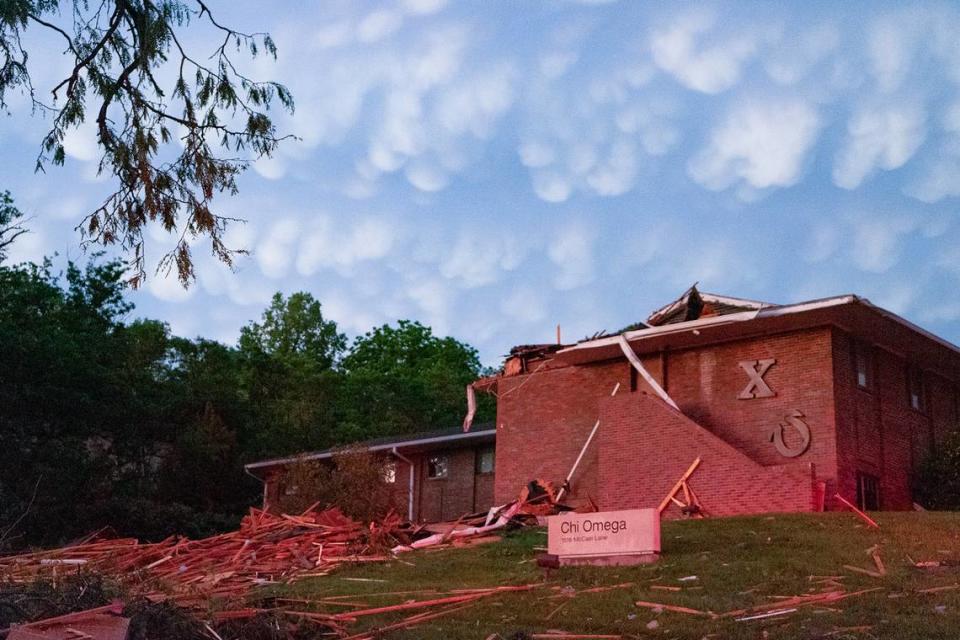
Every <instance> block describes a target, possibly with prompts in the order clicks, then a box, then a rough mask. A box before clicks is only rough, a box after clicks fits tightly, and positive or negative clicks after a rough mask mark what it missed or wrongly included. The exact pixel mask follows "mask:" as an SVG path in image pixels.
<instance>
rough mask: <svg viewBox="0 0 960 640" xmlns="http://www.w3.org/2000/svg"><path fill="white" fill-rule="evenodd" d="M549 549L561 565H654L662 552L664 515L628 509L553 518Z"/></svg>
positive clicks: (550, 528) (548, 527) (548, 520)
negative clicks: (661, 541)
mask: <svg viewBox="0 0 960 640" xmlns="http://www.w3.org/2000/svg"><path fill="white" fill-rule="evenodd" d="M547 550H548V552H549V553H550V554H552V555H556V556H558V557H559V559H560V563H561V564H579V563H582V562H588V563H598V564H621V563H626V562H628V561H630V559H631V558H632V559H633V561H636V562H650V561H651V560H653V559H655V558H656V556H657V554H659V553H660V514H659V513H657V510H656V509H628V510H625V511H600V512H597V513H564V514H561V515H558V516H551V517H549V518H547ZM565 560H566V561H567V562H564V561H565Z"/></svg>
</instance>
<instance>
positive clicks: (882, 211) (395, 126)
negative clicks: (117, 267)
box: [0, 0, 960, 364]
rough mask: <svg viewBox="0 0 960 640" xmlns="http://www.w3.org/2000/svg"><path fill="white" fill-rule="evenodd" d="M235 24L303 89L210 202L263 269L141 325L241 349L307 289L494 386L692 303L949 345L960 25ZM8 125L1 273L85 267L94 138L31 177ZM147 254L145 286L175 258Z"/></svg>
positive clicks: (433, 1)
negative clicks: (16, 236)
mask: <svg viewBox="0 0 960 640" xmlns="http://www.w3.org/2000/svg"><path fill="white" fill-rule="evenodd" d="M239 4H249V5H250V6H252V5H254V4H258V5H259V3H234V2H229V3H228V2H225V1H221V2H215V3H213V5H214V6H215V7H216V6H217V5H220V17H221V19H222V20H223V21H226V22H229V23H231V24H232V25H233V26H235V27H237V28H241V29H245V30H259V29H262V30H268V31H270V32H271V34H272V35H273V37H274V39H275V41H276V43H277V46H278V47H279V56H278V60H277V61H276V62H273V61H271V60H267V59H261V60H257V61H255V62H254V63H252V65H251V67H250V68H251V69H252V70H253V72H254V73H255V75H257V76H258V77H260V78H262V79H274V80H278V81H280V82H282V83H284V84H286V85H287V86H288V87H289V88H290V89H291V90H292V91H293V93H294V97H295V99H296V102H297V108H296V112H295V113H294V115H293V116H291V117H286V116H282V117H280V118H279V124H280V127H281V129H282V130H283V131H285V132H291V133H294V134H296V135H297V136H299V137H300V140H299V141H297V142H291V143H289V144H287V145H285V146H284V147H283V148H282V150H281V151H280V152H279V153H278V154H277V155H276V156H275V157H274V158H272V159H267V160H261V161H259V162H258V163H257V164H256V165H255V166H254V167H253V168H252V169H251V170H250V171H248V172H247V174H246V175H245V176H244V177H243V178H242V180H241V193H240V195H239V196H237V197H234V198H222V199H220V201H219V202H218V206H219V212H220V213H222V214H226V215H232V216H236V217H240V218H244V219H246V220H247V223H246V224H245V225H236V226H234V227H233V228H232V230H231V232H230V234H229V237H230V240H231V242H232V243H233V245H234V246H243V247H246V248H248V249H250V250H251V256H250V257H249V258H245V259H243V260H241V262H240V263H239V264H238V266H237V268H236V270H235V272H230V271H229V270H227V269H226V268H224V267H222V266H220V265H218V264H216V263H215V262H214V261H213V260H212V259H211V258H208V257H207V256H206V253H205V248H204V247H205V245H203V244H202V243H201V244H199V245H198V246H197V248H196V252H197V255H198V257H200V260H199V266H198V271H199V278H198V281H197V282H196V284H195V285H194V286H193V287H191V288H190V289H189V290H186V291H184V290H183V289H182V288H180V286H179V285H178V284H177V282H176V281H175V279H174V278H164V277H162V276H154V277H151V278H150V280H149V281H148V283H147V284H146V285H145V286H144V287H143V288H142V289H141V290H140V291H137V292H133V293H132V294H131V300H132V301H133V302H134V303H135V304H136V305H137V310H136V312H135V314H134V315H144V316H149V317H156V318H161V319H163V320H166V321H167V322H169V323H170V325H171V327H172V328H173V330H174V331H176V332H177V333H180V334H183V335H188V336H192V335H203V336H207V337H212V338H216V339H221V340H225V341H233V340H235V338H236V336H237V334H238V332H239V328H240V326H242V325H243V324H245V323H246V322H247V321H249V320H251V319H253V318H256V317H257V316H258V315H259V314H260V312H261V310H262V309H263V307H264V305H265V304H266V302H267V300H268V299H269V297H270V295H271V294H272V293H273V292H274V291H278V290H279V291H283V292H286V293H289V292H293V291H297V290H305V291H309V292H311V293H313V294H314V295H315V296H316V297H317V298H318V299H319V300H320V301H322V303H323V305H324V308H325V310H326V313H327V315H328V316H330V317H332V318H334V319H335V320H336V321H337V322H338V323H339V324H340V326H341V327H342V328H343V329H344V330H345V331H346V332H347V333H349V334H351V335H355V334H357V333H362V332H364V331H366V330H368V329H369V328H371V327H372V326H374V325H378V324H382V323H385V322H393V321H395V320H397V319H399V318H411V319H417V320H420V321H422V322H424V323H425V324H429V325H431V326H433V327H434V329H435V330H436V331H437V332H439V333H440V334H449V335H453V336H456V337H458V338H460V339H462V340H466V341H468V342H470V343H472V344H474V345H475V346H477V347H478V348H479V349H480V352H481V356H482V358H483V359H484V361H485V362H486V363H488V364H494V363H496V362H498V360H499V356H500V354H502V353H504V352H505V351H506V350H507V349H508V348H509V347H510V346H511V345H513V344H518V343H524V342H543V341H550V340H552V339H553V337H554V335H555V334H554V332H555V326H556V324H558V323H559V324H560V325H561V326H562V330H563V335H564V338H565V339H568V340H573V339H578V338H581V337H583V336H584V335H586V334H592V333H594V332H596V331H598V330H601V329H608V330H613V329H617V328H620V327H622V326H624V325H626V324H629V323H631V322H634V321H636V320H642V319H643V318H645V317H646V315H647V314H648V312H649V311H650V310H651V309H653V308H655V307H657V306H660V305H661V304H663V303H665V302H667V301H669V300H671V299H673V298H674V297H676V296H677V295H678V294H680V293H681V292H682V291H683V290H684V289H685V288H686V287H688V286H689V285H690V284H692V283H693V282H694V281H700V283H701V288H702V289H704V290H707V291H712V292H717V293H725V294H729V295H736V296H743V297H749V298H755V299H762V300H767V301H771V302H793V301H799V300H804V299H809V298H815V297H822V296H829V295H834V294H840V293H848V292H853V293H858V294H861V295H864V296H866V297H868V298H870V299H871V300H872V301H874V302H875V303H878V304H880V305H882V306H885V307H886V308H888V309H890V310H892V311H895V312H897V313H900V314H902V315H904V316H906V317H907V318H909V319H911V320H913V321H915V322H918V323H919V324H921V325H923V326H925V327H927V328H929V329H931V330H933V331H935V332H937V333H939V334H941V335H943V336H945V337H946V338H948V339H950V340H952V341H954V342H960V297H958V296H957V294H956V290H957V288H958V285H960V219H958V215H957V205H958V196H960V11H958V9H957V8H956V6H951V5H950V4H947V3H944V4H936V3H923V4H916V5H907V4H905V3H887V4H883V3H875V2H870V3H856V2H848V3H803V4H804V5H805V6H803V7H800V6H799V3H790V4H789V5H787V4H786V3H783V6H774V5H773V4H771V3H755V4H706V5H680V4H675V3H670V4H669V5H664V6H663V7H662V8H661V7H658V6H656V5H655V4H654V3H639V2H636V3H635V2H626V1H623V2H597V1H594V2H572V1H563V0H557V1H556V2H546V1H543V2H540V1H534V0H529V1H526V2H522V3H518V2H514V1H493V0H484V1H482V2H481V1H463V2H450V3H446V2H444V0H388V1H384V2H380V3H369V4H367V3H359V2H323V3H293V2H286V3H270V7H271V10H270V12H268V14H267V15H265V12H263V11H254V10H250V9H243V10H239V12H238V10H237V9H236V8H232V5H239ZM261 6H262V5H261ZM305 7H308V8H305ZM194 38H195V39H196V41H197V43H198V44H199V45H201V46H202V44H203V43H202V36H201V32H199V31H198V32H196V34H195V36H194ZM51 42H53V41H51ZM47 51H48V52H50V55H49V56H48V59H46V60H44V58H43V56H42V55H41V56H38V59H39V60H40V62H39V63H38V67H39V68H37V69H35V74H37V76H38V78H39V80H40V86H44V85H43V84H42V82H43V80H44V79H45V78H47V79H48V78H52V77H53V76H54V75H55V73H56V65H57V60H56V56H55V55H54V54H55V53H56V52H55V51H54V49H51V48H50V47H47ZM11 110H12V112H13V115H12V116H2V117H0V154H2V162H3V164H2V166H3V180H2V184H0V188H6V189H10V190H11V191H12V192H13V193H14V195H15V197H16V198H17V201H18V203H19V205H20V206H21V208H22V209H23V210H24V211H26V212H27V213H28V214H30V215H32V216H34V219H33V220H32V222H31V225H32V228H33V233H32V234H31V235H30V236H28V237H25V238H22V239H21V241H20V243H19V246H18V247H17V248H16V252H15V253H16V255H15V257H16V258H18V259H37V258H39V257H40V256H42V255H49V254H52V253H54V252H57V253H58V254H59V255H60V256H61V258H64V257H69V258H73V259H79V260H83V259H84V258H83V253H82V251H81V249H80V248H79V236H78V234H77V233H76V232H74V231H73V227H74V225H75V224H76V223H77V222H78V221H79V220H80V219H81V218H82V216H83V214H84V213H86V212H88V211H89V210H90V209H91V208H92V207H93V206H95V204H96V203H97V202H98V199H99V198H102V197H103V195H105V194H106V193H107V192H108V190H109V188H110V185H109V183H108V182H107V181H106V179H105V178H103V177H98V176H97V175H96V162H97V159H98V157H97V152H96V146H95V143H94V138H93V134H92V132H91V131H89V130H86V129H81V130H79V131H77V132H75V133H74V134H71V136H70V137H69V139H68V141H67V152H68V159H67V163H66V166H65V167H63V168H57V167H53V168H50V169H48V172H47V174H46V175H35V174H34V173H33V158H34V157H35V155H36V152H37V151H38V148H39V141H40V137H41V136H42V133H43V132H44V130H45V129H44V127H45V123H44V122H43V120H42V119H40V118H32V119H31V118H30V117H29V113H28V110H26V109H25V108H24V104H23V103H22V102H19V103H18V102H16V101H14V102H13V103H11ZM149 237H150V238H151V244H150V246H149V247H148V257H149V258H150V259H152V260H156V259H158V258H159V257H160V255H161V254H162V252H163V249H164V248H165V247H166V246H168V244H169V242H168V240H167V239H166V238H164V237H163V234H162V233H157V232H156V230H154V231H151V233H150V234H149Z"/></svg>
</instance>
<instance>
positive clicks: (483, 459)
mask: <svg viewBox="0 0 960 640" xmlns="http://www.w3.org/2000/svg"><path fill="white" fill-rule="evenodd" d="M495 467H496V453H495V451H494V450H493V449H483V450H482V451H480V452H478V453H477V473H493V471H494V469H495Z"/></svg>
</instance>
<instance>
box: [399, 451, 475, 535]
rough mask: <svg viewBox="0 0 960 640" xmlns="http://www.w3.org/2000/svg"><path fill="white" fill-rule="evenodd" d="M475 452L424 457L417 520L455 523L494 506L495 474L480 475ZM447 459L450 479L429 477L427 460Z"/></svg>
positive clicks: (455, 452) (443, 453) (420, 468)
mask: <svg viewBox="0 0 960 640" xmlns="http://www.w3.org/2000/svg"><path fill="white" fill-rule="evenodd" d="M477 453H478V450H477V449H473V448H464V449H449V450H446V451H436V452H431V453H428V454H423V455H422V456H421V457H420V463H419V464H418V466H419V478H418V482H417V485H418V487H417V488H418V491H417V495H416V499H417V505H418V512H417V518H418V519H420V520H424V521H427V522H437V521H442V520H455V519H457V518H459V517H460V516H462V515H464V514H467V513H474V512H477V511H486V510H487V509H489V508H490V507H492V506H493V505H494V502H493V482H494V479H493V474H477V473H476V456H477ZM431 455H445V456H447V461H448V465H449V466H448V475H447V477H446V478H428V477H427V458H428V457H429V456H431Z"/></svg>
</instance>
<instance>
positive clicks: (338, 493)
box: [278, 448, 396, 522]
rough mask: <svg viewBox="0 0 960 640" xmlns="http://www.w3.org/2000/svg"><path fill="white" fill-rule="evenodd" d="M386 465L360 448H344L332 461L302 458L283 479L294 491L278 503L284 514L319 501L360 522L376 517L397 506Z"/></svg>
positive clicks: (325, 506)
mask: <svg viewBox="0 0 960 640" xmlns="http://www.w3.org/2000/svg"><path fill="white" fill-rule="evenodd" d="M385 464H386V462H385V460H384V459H383V457H381V456H376V455H374V454H372V453H371V452H370V451H368V450H366V449H361V448H352V449H344V450H343V451H341V452H339V453H337V454H336V455H334V457H333V461H332V464H324V463H322V462H317V461H310V460H301V461H299V462H297V463H296V464H294V465H292V466H291V467H290V469H289V471H287V475H286V478H285V484H286V486H287V487H291V488H295V490H294V491H292V492H291V493H290V494H289V495H281V496H280V499H279V505H278V506H279V507H280V510H281V511H283V512H284V513H301V512H303V511H304V510H305V509H308V508H309V507H310V506H311V505H313V504H314V503H316V502H319V503H320V507H321V508H329V507H339V508H340V510H341V511H342V512H343V513H344V514H345V515H348V516H350V517H351V518H355V519H357V520H360V521H362V522H371V521H374V520H379V519H380V518H382V517H383V516H385V515H386V514H387V513H388V512H389V511H390V510H391V509H393V508H394V507H395V506H396V491H395V489H394V487H395V485H394V484H391V483H388V482H386V480H385V477H384V472H385ZM284 493H285V492H283V491H281V494H284Z"/></svg>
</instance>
